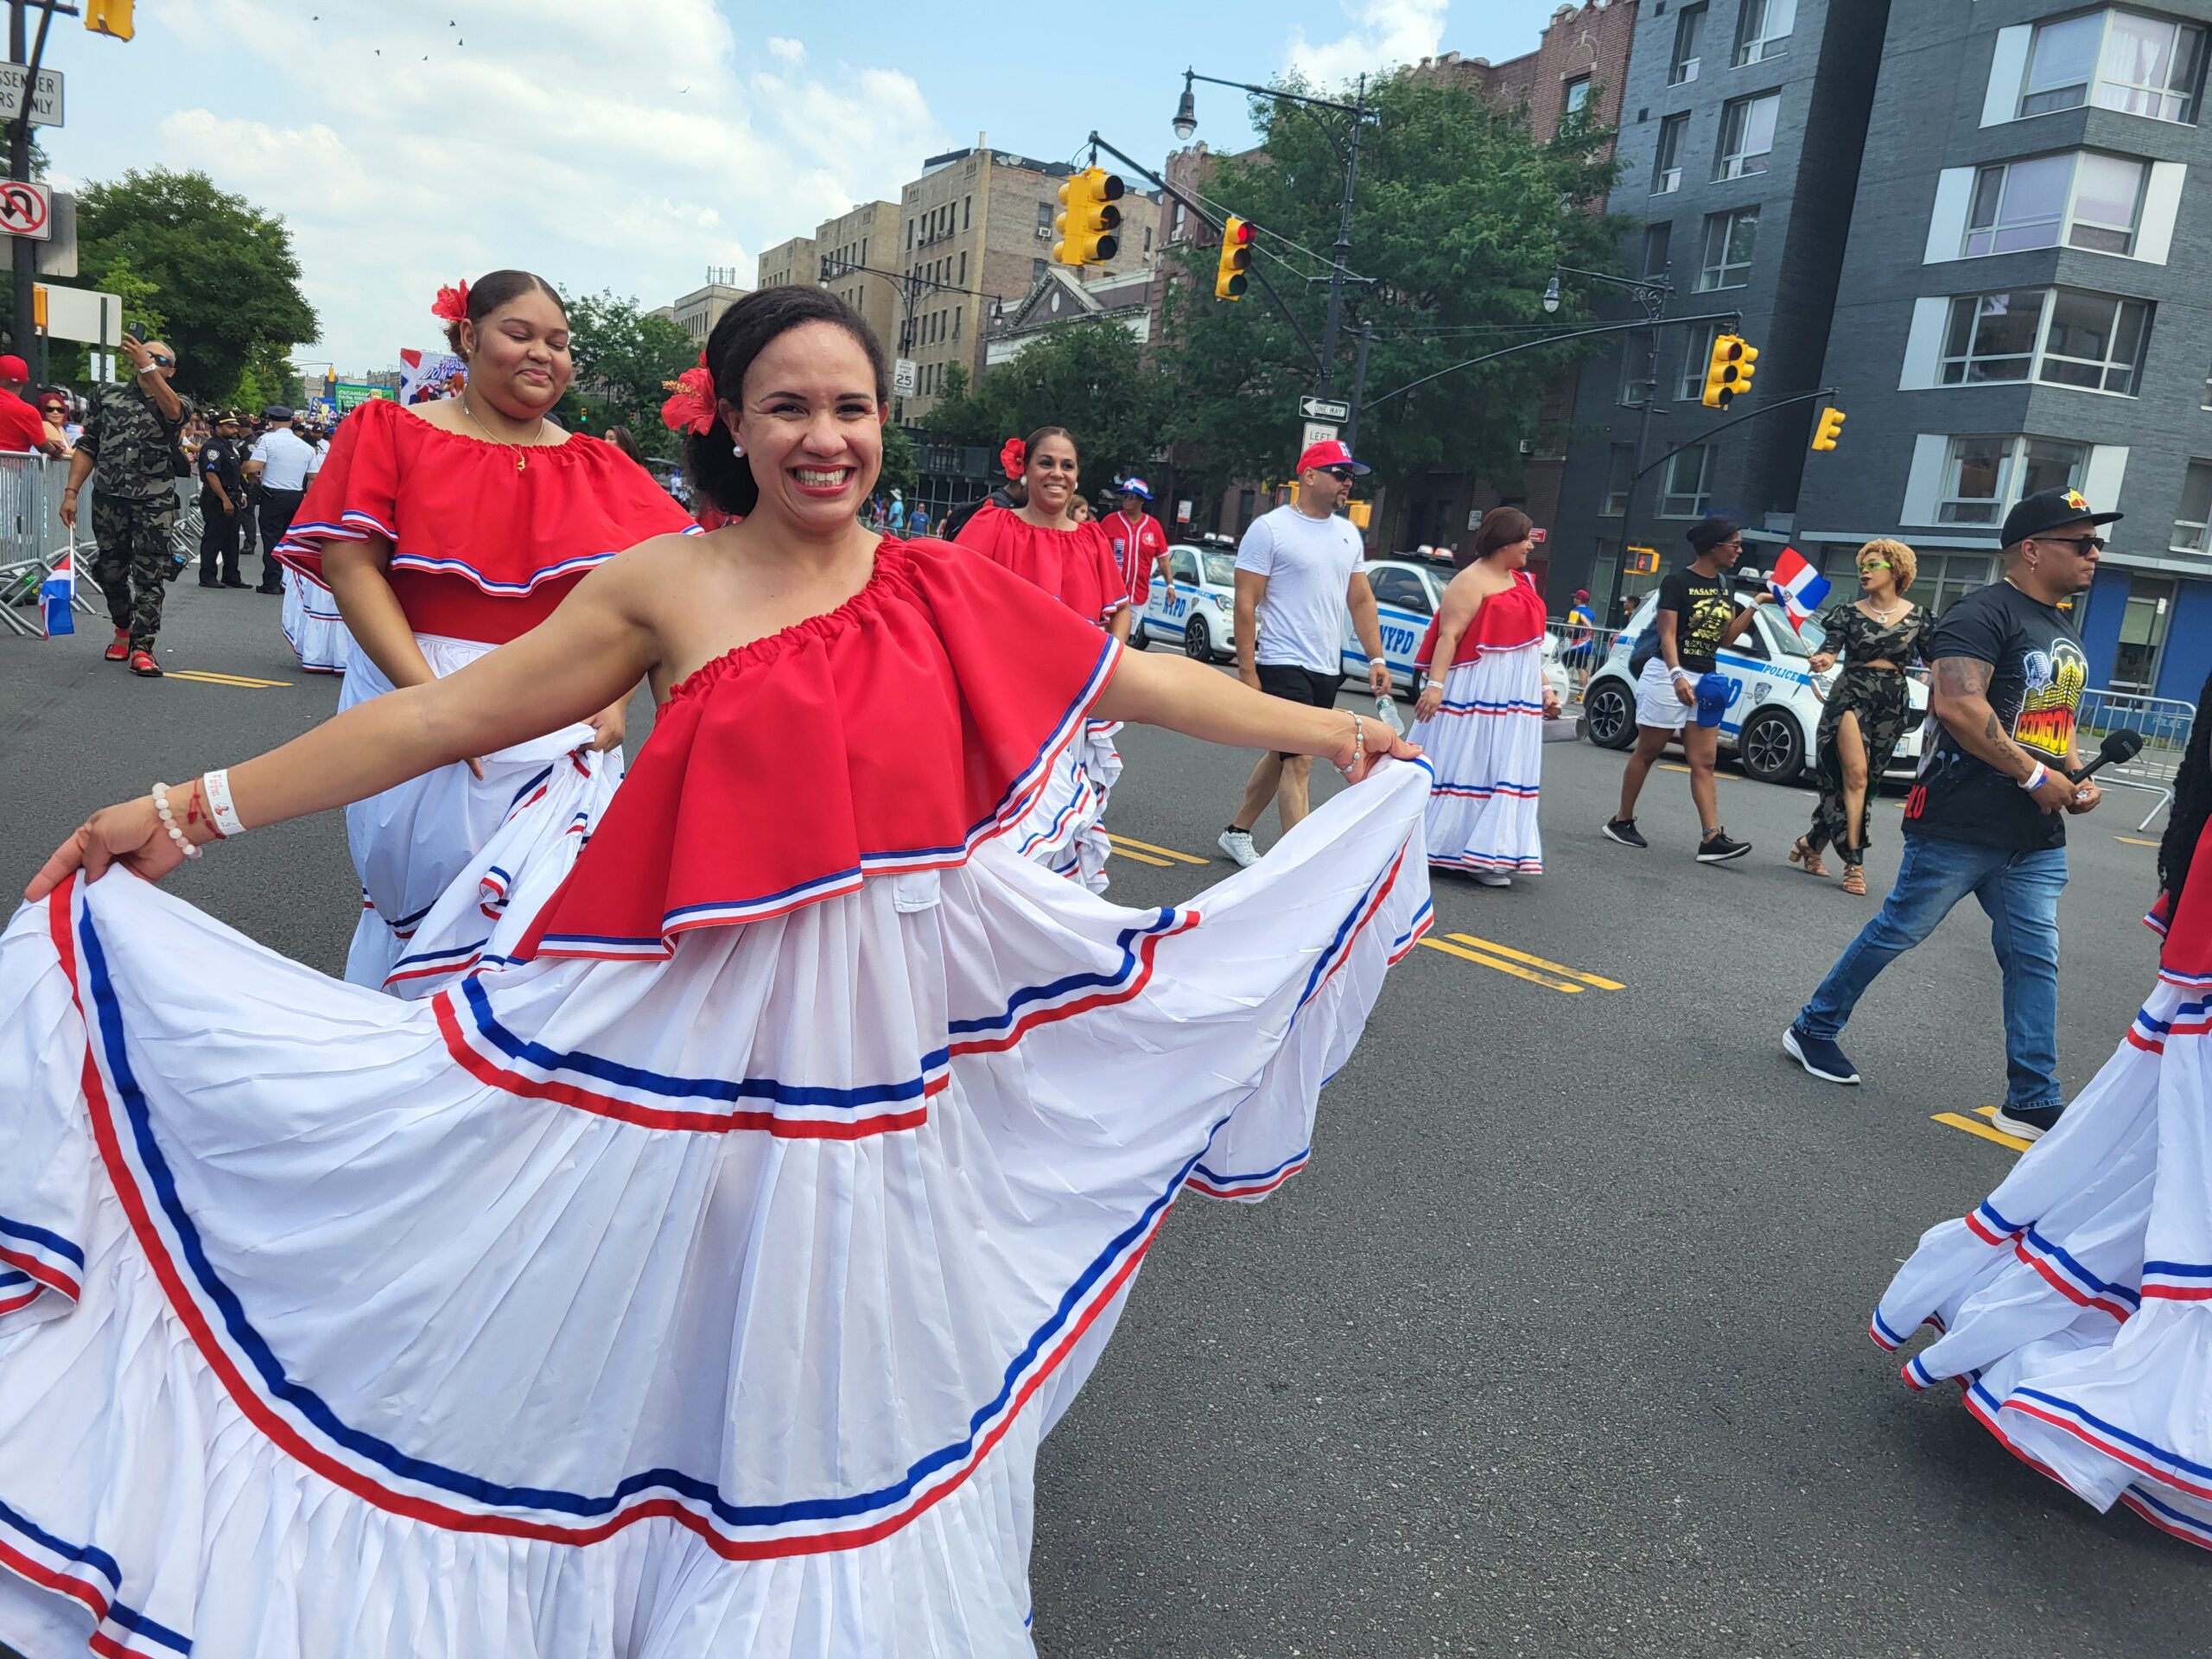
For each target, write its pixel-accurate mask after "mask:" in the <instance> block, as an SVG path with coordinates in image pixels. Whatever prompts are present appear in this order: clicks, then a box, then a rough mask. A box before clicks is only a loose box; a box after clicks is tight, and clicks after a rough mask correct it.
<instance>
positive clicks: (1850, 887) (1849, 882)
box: [1843, 864, 1866, 899]
mask: <svg viewBox="0 0 2212 1659" xmlns="http://www.w3.org/2000/svg"><path fill="white" fill-rule="evenodd" d="M1843 890H1844V891H1845V892H1846V893H1857V894H1858V895H1859V897H1860V898H1862V899H1863V898H1865V897H1866V866H1865V865H1864V864H1847V865H1845V866H1844V867H1843Z"/></svg>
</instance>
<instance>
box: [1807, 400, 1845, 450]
mask: <svg viewBox="0 0 2212 1659" xmlns="http://www.w3.org/2000/svg"><path fill="white" fill-rule="evenodd" d="M1845 418H1846V416H1845V415H1844V412H1843V411H1842V410H1840V409H1824V410H1821V425H1820V429H1819V430H1818V431H1816V432H1815V433H1814V434H1813V448H1815V449H1833V448H1835V441H1836V439H1837V438H1838V437H1839V436H1840V435H1841V434H1842V431H1843V423H1844V420H1845Z"/></svg>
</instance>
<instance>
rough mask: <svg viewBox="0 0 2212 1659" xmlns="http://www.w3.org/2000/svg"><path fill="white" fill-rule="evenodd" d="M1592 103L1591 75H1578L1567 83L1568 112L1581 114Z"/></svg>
mask: <svg viewBox="0 0 2212 1659" xmlns="http://www.w3.org/2000/svg"><path fill="white" fill-rule="evenodd" d="M1589 104H1590V77H1589V76H1587V75H1577V76H1576V77H1575V78H1574V79H1573V80H1570V81H1568V82H1567V105H1566V113H1567V114H1568V115H1580V113H1581V112H1582V111H1584V110H1585V109H1586V108H1588V107H1589Z"/></svg>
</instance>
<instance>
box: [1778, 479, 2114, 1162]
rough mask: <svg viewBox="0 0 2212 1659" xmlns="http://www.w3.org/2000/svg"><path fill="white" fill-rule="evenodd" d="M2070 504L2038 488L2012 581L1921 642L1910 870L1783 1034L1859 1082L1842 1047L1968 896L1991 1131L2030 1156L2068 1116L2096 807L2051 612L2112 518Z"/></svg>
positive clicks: (2020, 526) (2083, 503)
mask: <svg viewBox="0 0 2212 1659" xmlns="http://www.w3.org/2000/svg"><path fill="white" fill-rule="evenodd" d="M2119 518H2120V514H2119V513H2116V512H2090V511H2089V504H2088V501H2087V500H2086V499H2083V497H2082V494H2081V493H2080V492H2079V491H2077V490H2039V491H2037V493H2035V494H2033V495H2031V496H2029V497H2027V498H2026V499H2024V500H2023V501H2021V502H2020V504H2019V505H2018V506H2016V507H2014V508H2013V509H2012V512H2009V513H2007V514H2005V527H2004V530H2003V531H2002V532H2001V533H2002V534H2003V536H2004V537H2005V580H2004V581H2003V582H1999V583H1998V584H1997V585H1996V586H1994V587H1992V588H1980V589H1979V590H1978V591H1976V592H1974V593H1971V594H1967V596H1966V597H1965V598H1964V599H1962V600H1961V601H1958V603H1957V604H1955V605H1954V606H1952V607H1951V608H1950V609H1949V610H1948V611H1947V612H1945V613H1944V614H1943V618H1942V621H1940V622H1938V623H1937V624H1936V628H1935V631H1934V632H1933V633H1932V634H1930V635H1929V640H1928V645H1927V652H1928V657H1929V661H1930V662H1932V663H1933V664H1935V682H1934V687H1933V690H1931V692H1930V695H1929V714H1930V715H1932V716H1933V718H1934V721H1935V727H1936V729H1935V733H1934V736H1933V738H1932V740H1931V741H1929V745H1928V747H1927V750H1926V752H1925V753H1923V754H1922V756H1921V757H1920V771H1919V773H1918V775H1917V776H1916V778H1915V779H1914V780H1913V785H1912V792H1911V793H1910V795H1908V796H1907V797H1906V798H1905V805H1904V831H1905V845H1904V857H1903V858H1902V859H1901V860H1899V861H1898V864H1897V885H1896V886H1895V887H1892V888H1891V890H1890V896H1889V898H1888V899H1886V900H1885V901H1884V903H1883V905H1882V908H1881V911H1880V912H1879V913H1878V914H1877V915H1876V916H1875V918H1873V920H1872V921H1870V922H1868V923H1867V924H1866V926H1865V927H1863V928H1861V929H1860V930H1859V937H1858V938H1855V939H1853V941H1852V942H1851V943H1850V944H1848V945H1847V946H1846V947H1845V949H1844V952H1843V955H1842V956H1841V957H1838V958H1837V960H1836V964H1835V966H1834V967H1833V968H1831V969H1828V974H1827V978H1826V979H1824V980H1822V981H1821V986H1820V988H1819V989H1818V990H1816V991H1815V992H1814V993H1813V1000H1812V1001H1809V1002H1808V1003H1807V1004H1806V1005H1805V1007H1804V1008H1803V1009H1802V1012H1800V1013H1799V1014H1798V1016H1797V1019H1796V1022H1795V1023H1794V1024H1793V1025H1791V1026H1790V1027H1789V1030H1788V1031H1786V1032H1784V1033H1783V1037H1782V1046H1783V1052H1785V1053H1787V1054H1789V1056H1790V1058H1793V1059H1795V1060H1796V1062H1797V1063H1798V1064H1799V1065H1802V1066H1803V1067H1804V1068H1805V1070H1806V1071H1809V1072H1811V1073H1812V1074H1813V1075H1814V1076H1815V1077H1819V1078H1821V1079H1822V1080H1824V1081H1826V1082H1828V1083H1857V1082H1858V1081H1859V1070H1858V1068H1857V1067H1856V1066H1854V1065H1852V1063H1851V1061H1850V1059H1849V1058H1847V1056H1846V1055H1845V1054H1844V1052H1843V1050H1842V1049H1841V1048H1840V1047H1839V1046H1837V1043H1836V1039H1837V1038H1838V1037H1839V1036H1840V1035H1841V1033H1842V1031H1843V1027H1844V1025H1845V1023H1846V1022H1847V1020H1849V1019H1850V1018H1851V1014H1852V1010H1853V1008H1855V1007H1858V1006H1859V998H1860V997H1862V996H1864V995H1866V988H1867V987H1868V986H1869V985H1871V984H1872V983H1873V982H1874V977H1875V976H1876V975H1878V974H1879V973H1880V972H1881V971H1882V969H1885V968H1886V967H1888V966H1889V965H1890V964H1891V963H1892V962H1895V961H1896V960H1897V958H1898V957H1901V956H1903V955H1904V953H1905V952H1906V951H1908V950H1911V949H1912V947H1913V946H1915V945H1916V944H1919V943H1920V942H1921V941H1922V940H1923V939H1924V938H1927V937H1928V936H1929V934H1930V933H1933V932H1934V931H1936V926H1937V925H1938V924H1940V923H1941V922H1942V919H1943V918H1944V917H1946V916H1948V915H1949V914H1950V913H1951V908H1952V906H1955V905H1956V904H1957V903H1958V902H1959V900H1961V899H1963V898H1965V897H1966V896H1967V894H1968V893H1972V894H1973V895H1974V898H1975V899H1977V900H1978V901H1979V902H1980V906H1981V907H1982V909H1983V910H1984V911H1985V912H1987V914H1988V916H1989V919H1990V924H1991V925H1990V935H1989V938H1990V944H1992V945H1993V947H1994V948H1995V950H1996V952H1997V965H1998V968H1999V970H2000V972H2001V973H2002V974H2003V976H2004V983H2005V1074H2006V1075H2005V1103H2004V1105H2003V1106H2001V1107H1999V1109H1998V1112H1997V1116H1995V1117H1994V1118H1993V1119H1992V1120H1991V1121H1992V1122H1993V1123H1994V1124H1995V1125H1996V1126H1997V1127H1998V1128H1999V1129H2002V1130H2003V1131H2004V1132H2005V1134H2007V1135H2018V1136H2020V1137H2021V1138H2022V1139H2023V1140H2028V1141H2032V1140H2034V1139H2035V1138H2036V1137H2037V1135H2042V1134H2043V1133H2044V1131H2045V1130H2047V1129H2049V1128H2051V1127H2052V1126H2053V1125H2054V1124H2056V1122H2058V1120H2059V1116H2060V1114H2061V1113H2062V1112H2063V1110H2064V1109H2065V1107H2064V1103H2063V1099H2062V1097H2061V1095H2060V1091H2059V1086H2058V895H2059V893H2060V891H2061V890H2062V889H2063V887H2065V886H2066V821H2065V819H2064V818H2063V817H2060V816H2059V815H2060V814H2061V813H2069V814H2075V815H2078V814H2081V813H2083V812H2088V811H2091V810H2094V808H2095V807H2096V804H2097V803H2098V801H2099V800H2100V799H2101V798H2102V797H2101V793H2100V791H2099V790H2098V788H2097V786H2096V785H2095V784H2094V783H2088V784H2082V785H2076V784H2075V781H2074V779H2072V778H2071V777H2070V776H2069V770H2070V769H2071V768H2073V767H2075V766H2077V765H2078V762H2077V760H2076V758H2075V744H2074V728H2075V715H2076V713H2077V712H2078V710H2079V709H2080V707H2081V702H2082V686H2083V684H2084V683H2085V682H2086V681H2087V680H2088V658H2087V657H2086V656H2085V655H2084V654H2083V652H2082V640H2081V637H2080V636H2079V635H2078V634H2076V633H2075V632H2074V627H2073V624H2072V623H2070V622H2069V621H2068V620H2067V619H2066V613H2064V612H2063V611H2062V610H2060V609H2059V608H2058V601H2061V600H2063V599H2069V598H2071V597H2072V596H2073V595H2074V594H2078V593H2082V592H2085V591H2086V590H2087V589H2088V586H2089V584H2090V583H2091V582H2093V581H2094V580H2095V578H2096V574H2097V555H2098V553H2099V552H2100V551H2101V550H2102V549H2103V547H2104V544H2105V543H2104V538H2103V537H2101V536H2095V535H2092V534H2091V533H2090V532H2091V531H2094V530H2095V529H2097V528H2098V527H2099V526H2101V525H2104V524H2113V523H2114V522H2116V521H2117V520H2118V519H2119Z"/></svg>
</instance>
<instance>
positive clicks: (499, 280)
mask: <svg viewBox="0 0 2212 1659" xmlns="http://www.w3.org/2000/svg"><path fill="white" fill-rule="evenodd" d="M533 291H535V292H537V293H539V294H543V296H545V297H546V298H547V299H549V300H550V301H552V302H553V303H554V304H555V305H556V307H558V308H560V312H561V317H562V320H563V321H567V320H568V315H569V302H567V301H566V300H564V299H563V298H562V297H561V290H560V289H557V288H556V287H554V286H553V284H552V283H549V282H547V281H546V280H545V279H544V278H543V277H540V276H539V275H538V274H537V272H536V271H531V270H487V271H486V272H485V273H484V274H483V275H482V276H481V277H478V278H477V279H476V280H475V281H474V283H470V284H469V288H468V320H469V321H471V322H473V323H475V324H476V325H477V326H478V327H482V326H483V322H484V319H485V318H486V317H488V316H490V315H492V314H493V312H494V311H497V310H498V309H499V308H500V307H501V306H503V305H511V304H512V303H513V302H515V301H517V300H518V299H520V298H521V297H522V296H524V295H525V294H528V293H531V292H533ZM446 349H447V350H448V351H449V352H451V353H453V354H454V356H455V357H458V358H461V359H467V356H468V353H467V352H464V351H463V350H461V324H460V322H459V321H453V322H448V324H446Z"/></svg>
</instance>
